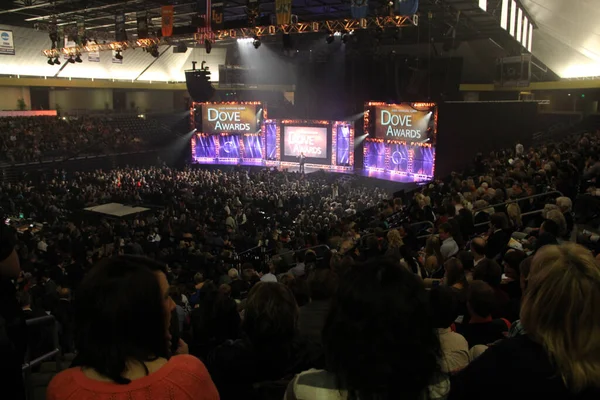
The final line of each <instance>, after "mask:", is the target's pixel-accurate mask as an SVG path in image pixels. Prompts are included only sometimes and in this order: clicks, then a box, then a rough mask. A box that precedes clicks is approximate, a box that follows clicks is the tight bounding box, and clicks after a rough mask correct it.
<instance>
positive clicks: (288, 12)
mask: <svg viewBox="0 0 600 400" xmlns="http://www.w3.org/2000/svg"><path fill="white" fill-rule="evenodd" d="M275 13H276V14H277V25H289V24H290V23H291V22H292V0H275Z"/></svg>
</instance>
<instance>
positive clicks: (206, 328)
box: [190, 281, 241, 359]
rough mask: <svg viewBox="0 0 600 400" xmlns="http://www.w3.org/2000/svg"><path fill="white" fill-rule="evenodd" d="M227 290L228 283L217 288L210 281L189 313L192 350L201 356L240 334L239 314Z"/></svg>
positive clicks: (194, 353) (229, 290)
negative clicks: (196, 305) (200, 298)
mask: <svg viewBox="0 0 600 400" xmlns="http://www.w3.org/2000/svg"><path fill="white" fill-rule="evenodd" d="M230 293H231V288H230V287H229V285H221V286H220V287H219V288H217V286H216V285H215V284H214V283H213V282H212V281H208V282H207V283H206V285H204V287H203V288H202V300H201V301H200V303H199V305H198V307H197V308H194V309H193V310H192V312H191V314H190V323H191V327H192V338H193V341H192V343H191V344H190V353H191V354H193V355H195V356H198V357H200V358H201V359H204V358H206V356H207V354H208V353H209V352H210V351H211V350H213V349H214V348H215V347H217V346H219V345H221V344H223V343H224V342H225V341H227V340H236V339H237V338H239V335H240V324H241V320H240V314H239V313H238V310H237V304H236V302H235V300H233V299H232V298H231V297H230Z"/></svg>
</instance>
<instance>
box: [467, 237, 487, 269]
mask: <svg viewBox="0 0 600 400" xmlns="http://www.w3.org/2000/svg"><path fill="white" fill-rule="evenodd" d="M470 249H471V254H473V267H474V268H477V265H478V264H479V263H480V262H481V261H483V260H485V259H486V258H485V254H486V241H485V239H484V238H482V237H480V236H478V237H476V238H474V239H473V240H471V245H470Z"/></svg>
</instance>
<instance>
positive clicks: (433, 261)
mask: <svg viewBox="0 0 600 400" xmlns="http://www.w3.org/2000/svg"><path fill="white" fill-rule="evenodd" d="M440 248H441V241H440V238H439V237H437V236H433V235H432V236H429V237H428V238H427V241H426V242H425V254H424V255H423V259H424V260H423V264H424V265H425V271H426V273H427V275H428V276H429V277H430V278H431V279H442V278H443V277H444V256H442V253H441V251H440Z"/></svg>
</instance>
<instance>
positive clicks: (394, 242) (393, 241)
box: [385, 229, 404, 262]
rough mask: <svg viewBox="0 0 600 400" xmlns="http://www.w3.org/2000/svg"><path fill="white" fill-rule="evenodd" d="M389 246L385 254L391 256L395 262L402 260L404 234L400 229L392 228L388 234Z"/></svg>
mask: <svg viewBox="0 0 600 400" xmlns="http://www.w3.org/2000/svg"><path fill="white" fill-rule="evenodd" d="M387 242H388V247H387V250H386V252H385V256H386V257H389V258H391V259H392V260H393V261H394V262H396V261H400V258H402V256H401V255H400V248H401V247H402V246H404V242H403V241H402V236H400V231H398V229H392V230H390V231H389V232H388V234H387Z"/></svg>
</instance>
